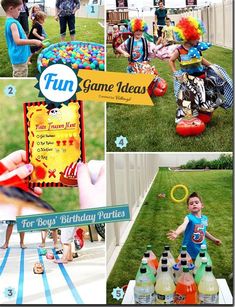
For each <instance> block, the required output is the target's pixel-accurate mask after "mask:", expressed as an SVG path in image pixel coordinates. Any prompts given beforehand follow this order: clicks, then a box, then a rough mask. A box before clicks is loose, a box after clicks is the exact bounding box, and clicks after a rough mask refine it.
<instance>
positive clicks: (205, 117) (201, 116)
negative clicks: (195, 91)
mask: <svg viewBox="0 0 235 307" xmlns="http://www.w3.org/2000/svg"><path fill="white" fill-rule="evenodd" d="M212 114H213V113H212V112H202V111H200V112H199V114H198V116H197V118H199V119H200V120H202V121H203V123H205V124H208V123H209V122H210V121H211V118H212Z"/></svg>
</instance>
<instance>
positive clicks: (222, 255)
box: [107, 168, 233, 304]
mask: <svg viewBox="0 0 235 307" xmlns="http://www.w3.org/2000/svg"><path fill="white" fill-rule="evenodd" d="M232 178H233V174H232V170H231V171H230V170H220V171H201V172H173V171H169V170H168V169H165V168H161V169H160V170H159V173H158V174H157V177H156V179H155V181H154V183H153V185H152V187H151V189H150V191H149V193H148V195H147V197H146V199H145V204H144V205H143V207H142V208H141V210H140V213H139V215H138V217H137V219H136V221H135V223H134V225H133V227H132V229H131V232H130V234H129V236H128V238H127V240H126V242H125V244H124V246H123V248H122V250H121V252H120V254H119V257H118V259H117V261H116V263H115V265H114V267H113V270H112V272H111V274H110V276H109V279H108V282H107V300H108V301H107V303H108V304H119V302H118V301H116V300H114V299H113V298H112V295H111V293H112V290H113V288H116V287H122V286H123V285H126V284H128V282H129V280H131V279H135V275H136V272H137V270H138V267H139V265H140V262H141V259H142V256H143V254H144V251H145V248H146V245H147V244H152V246H153V251H154V252H155V254H156V255H157V256H158V257H160V255H161V253H162V251H163V249H164V245H170V246H171V251H172V254H173V255H174V257H175V258H176V257H177V256H178V254H179V250H180V246H181V242H182V238H178V239H176V240H175V241H170V240H168V239H167V237H166V234H167V232H168V231H169V230H170V229H176V228H177V227H178V226H179V225H180V224H181V223H182V222H183V219H184V217H185V215H187V207H186V204H174V203H172V202H171V200H170V196H169V195H170V191H171V188H172V187H173V186H174V185H175V184H185V185H186V186H187V187H188V188H189V191H190V192H193V191H196V192H198V193H199V195H201V196H202V199H203V202H204V206H205V207H204V209H203V214H205V215H207V216H208V220H209V226H208V231H209V232H210V233H211V234H213V235H214V236H216V237H218V238H219V239H221V240H222V245H221V246H216V245H214V244H213V243H212V242H210V241H209V240H207V242H208V252H209V254H210V256H211V258H212V261H213V272H214V274H215V276H216V278H225V279H226V280H227V282H228V284H229V287H230V289H231V291H232V289H233V285H232V280H229V278H228V277H229V275H230V274H231V273H232V272H233V256H232V255H233V235H232V234H233V207H232V204H233V202H232V186H233V185H232ZM162 192H163V193H166V198H163V199H160V198H158V197H157V195H158V194H159V193H162ZM176 196H177V194H176ZM177 197H179V196H177Z"/></svg>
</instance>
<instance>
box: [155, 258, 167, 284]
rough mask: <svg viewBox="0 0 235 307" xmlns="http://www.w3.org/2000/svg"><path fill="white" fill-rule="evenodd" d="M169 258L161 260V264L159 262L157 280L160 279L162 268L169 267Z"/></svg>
mask: <svg viewBox="0 0 235 307" xmlns="http://www.w3.org/2000/svg"><path fill="white" fill-rule="evenodd" d="M167 262H168V261H167V258H161V262H159V265H158V269H157V276H156V280H157V279H158V278H159V276H160V275H161V273H162V266H168V263H167Z"/></svg>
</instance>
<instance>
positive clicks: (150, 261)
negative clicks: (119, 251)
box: [143, 252, 157, 276]
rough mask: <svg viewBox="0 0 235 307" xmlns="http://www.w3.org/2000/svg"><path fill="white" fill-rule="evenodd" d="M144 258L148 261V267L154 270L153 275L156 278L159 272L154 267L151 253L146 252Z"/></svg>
mask: <svg viewBox="0 0 235 307" xmlns="http://www.w3.org/2000/svg"><path fill="white" fill-rule="evenodd" d="M143 258H146V259H147V262H148V266H149V267H150V268H151V269H152V271H153V274H154V275H155V276H156V274H157V270H156V268H155V265H154V263H153V261H152V259H151V258H150V253H149V252H145V253H144V257H143Z"/></svg>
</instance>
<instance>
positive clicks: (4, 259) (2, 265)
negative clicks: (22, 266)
mask: <svg viewBox="0 0 235 307" xmlns="http://www.w3.org/2000/svg"><path fill="white" fill-rule="evenodd" d="M9 254H10V248H8V249H7V250H6V252H5V255H4V258H3V261H2V264H1V266H0V275H1V274H2V272H3V270H4V268H5V265H6V263H7V258H8V256H9Z"/></svg>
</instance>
